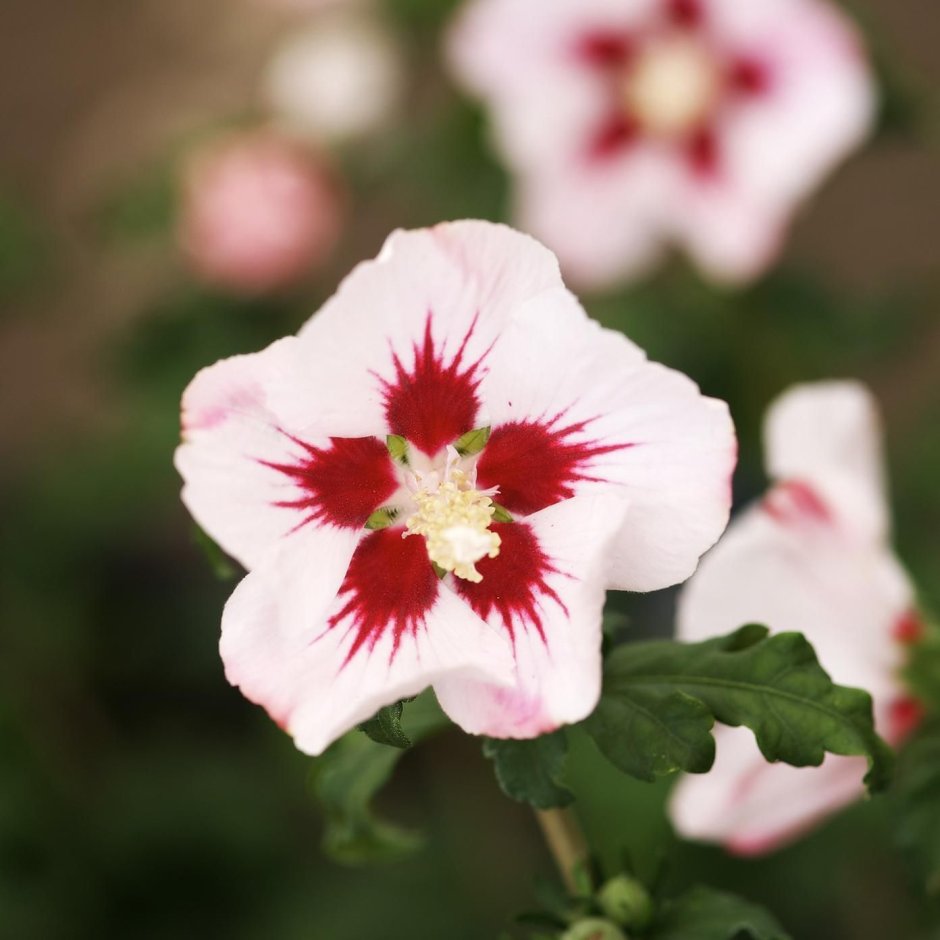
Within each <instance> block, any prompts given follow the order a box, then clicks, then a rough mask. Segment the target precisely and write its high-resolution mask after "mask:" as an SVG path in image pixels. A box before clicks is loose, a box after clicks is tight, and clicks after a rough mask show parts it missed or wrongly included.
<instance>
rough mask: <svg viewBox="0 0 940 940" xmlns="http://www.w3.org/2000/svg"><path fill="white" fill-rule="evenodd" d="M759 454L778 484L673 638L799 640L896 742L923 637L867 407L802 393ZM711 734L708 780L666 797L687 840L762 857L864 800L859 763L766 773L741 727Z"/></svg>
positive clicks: (705, 565)
mask: <svg viewBox="0 0 940 940" xmlns="http://www.w3.org/2000/svg"><path fill="white" fill-rule="evenodd" d="M766 444H767V468H768V472H769V473H770V475H771V476H772V477H773V478H774V479H775V480H777V481H778V482H777V483H776V484H775V485H774V487H773V488H772V489H771V490H770V492H769V493H768V494H767V495H766V496H765V497H764V498H763V500H762V501H761V502H760V503H759V504H758V505H756V506H754V507H752V508H751V509H748V510H747V511H745V512H744V513H742V515H741V516H739V517H738V518H737V519H736V520H735V521H733V522H732V524H731V526H730V527H729V529H728V533H727V535H726V536H725V537H724V538H723V539H722V540H721V542H719V544H718V545H717V546H716V548H715V549H714V550H713V551H712V552H710V553H709V554H708V556H707V557H706V558H705V559H704V560H703V562H702V565H701V567H700V569H699V571H698V572H697V574H696V575H695V576H694V577H693V578H692V580H691V581H689V583H688V585H686V587H685V588H684V589H683V592H682V597H681V601H680V605H679V635H680V638H681V639H684V640H701V639H705V638H707V637H709V636H714V635H717V634H721V633H726V632H728V631H729V630H732V629H734V628H735V627H737V626H740V624H742V623H762V624H766V625H767V626H769V627H770V628H771V629H772V630H775V631H784V630H793V631H800V632H802V633H804V634H805V635H806V637H807V639H809V640H810V642H811V643H812V644H813V645H814V647H815V648H816V652H817V654H818V655H819V659H820V661H821V663H822V664H823V666H824V667H825V668H826V669H827V671H828V672H829V673H830V674H831V675H832V677H833V678H834V679H835V681H836V682H838V683H840V684H842V685H847V686H856V687H859V688H863V689H866V690H868V691H869V692H871V693H872V696H873V698H874V703H875V724H876V727H877V729H878V731H879V733H880V734H882V736H884V737H885V738H886V740H888V742H889V743H891V744H895V745H896V744H898V743H899V742H900V741H902V740H903V739H904V738H905V737H906V736H907V734H909V733H910V731H911V730H913V727H914V726H915V725H916V723H917V721H918V719H919V715H920V708H919V705H918V704H917V703H916V702H915V701H913V700H912V699H911V698H910V697H909V696H908V695H907V694H906V692H905V690H904V688H903V686H902V683H901V680H900V677H899V675H898V673H899V669H900V668H901V666H902V664H903V662H904V657H905V651H904V647H905V644H909V643H912V642H915V641H916V640H917V639H918V637H919V635H920V632H921V626H920V623H919V620H918V617H917V614H916V613H915V608H914V591H913V589H912V587H911V583H910V581H909V580H908V578H907V575H906V574H905V573H904V571H903V569H902V568H901V566H900V565H899V563H898V561H897V559H896V558H895V556H894V554H893V553H892V551H891V548H890V544H889V535H888V508H887V503H886V499H885V493H884V483H883V479H882V459H881V450H880V447H881V438H880V429H879V426H878V419H877V414H876V409H875V405H874V402H873V401H872V399H871V396H870V395H869V394H868V392H867V391H866V390H865V389H864V388H863V387H862V386H859V385H857V384H854V383H850V382H832V383H821V384H817V385H805V386H800V387H797V388H795V389H793V390H792V391H790V392H789V393H787V394H786V395H784V396H783V397H782V398H781V399H779V400H778V402H777V403H776V404H775V405H774V406H773V407H772V408H771V410H770V412H769V414H768V418H767V425H766ZM716 736H717V742H718V757H717V760H716V763H715V766H714V768H713V770H712V771H711V773H709V774H707V775H703V776H700V777H685V778H684V779H683V780H682V781H680V783H679V785H678V787H677V788H676V790H675V792H674V794H673V798H672V806H671V810H672V818H673V821H674V823H675V825H676V827H677V829H678V830H679V831H680V832H681V833H682V834H683V835H685V836H688V837H690V838H697V839H705V840H710V841H716V842H721V843H723V844H725V845H726V846H727V847H728V848H729V849H731V850H732V851H735V852H738V853H741V854H758V853H762V852H766V851H770V850H771V849H774V848H776V847H777V846H779V845H781V844H783V843H785V842H787V841H789V840H790V839H792V838H794V837H796V836H797V835H799V834H801V833H802V832H804V831H805V830H806V829H808V828H809V827H810V826H812V825H813V824H814V823H816V822H818V821H819V820H820V819H822V818H824V817H825V816H827V815H828V814H830V813H833V812H835V811H836V810H838V809H841V808H842V807H843V806H845V805H846V804H848V803H850V802H852V801H853V800H856V799H858V798H859V797H861V796H862V795H863V792H864V787H863V784H862V783H861V780H862V777H863V775H864V773H865V761H864V759H863V758H855V757H838V756H834V755H828V756H827V757H826V759H825V762H824V764H823V765H822V766H821V767H819V768H795V767H789V766H787V765H784V764H768V763H767V762H766V761H765V760H764V758H763V757H762V756H761V754H760V752H759V750H758V749H757V745H756V744H755V742H754V739H753V737H752V736H751V735H750V733H749V732H747V730H746V729H742V728H727V727H720V728H719V729H718V731H717V735H716Z"/></svg>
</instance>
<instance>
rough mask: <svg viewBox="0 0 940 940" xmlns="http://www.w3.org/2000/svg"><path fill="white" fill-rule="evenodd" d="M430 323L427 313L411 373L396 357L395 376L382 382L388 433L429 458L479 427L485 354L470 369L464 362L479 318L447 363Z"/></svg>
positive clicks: (430, 318)
mask: <svg viewBox="0 0 940 940" xmlns="http://www.w3.org/2000/svg"><path fill="white" fill-rule="evenodd" d="M431 320H432V315H431V314H428V319H427V322H426V324H425V328H424V338H423V340H422V341H421V342H420V343H415V344H414V365H413V366H412V367H411V369H410V370H409V369H406V368H405V366H404V365H403V364H402V361H401V359H400V358H399V356H398V355H397V354H395V355H394V363H395V378H394V379H393V380H391V381H389V380H386V379H380V381H381V382H382V386H383V389H382V390H383V394H384V397H385V417H386V419H387V421H388V426H389V429H390V430H391V431H392V433H393V434H400V435H401V436H402V437H404V438H407V439H408V441H410V442H411V443H412V444H414V446H415V447H418V448H420V449H421V450H422V451H424V453H426V454H429V455H433V454H436V453H437V452H438V451H439V450H441V448H443V447H446V446H447V445H448V444H451V443H453V442H454V441H455V440H457V438H458V437H460V435H461V434H465V433H466V432H467V431H470V430H472V429H473V428H474V427H475V426H476V425H475V421H476V417H477V414H478V412H479V410H480V400H479V397H478V396H477V389H478V388H479V385H480V379H481V376H480V375H479V374H478V372H479V369H480V365H481V363H482V361H483V359H484V358H485V355H486V353H484V354H483V356H481V357H480V358H479V359H478V360H477V361H476V362H474V363H471V364H469V365H467V364H465V363H464V354H465V353H466V350H467V343H468V342H469V341H470V338H471V337H472V336H473V331H474V329H475V328H476V323H477V321H476V318H474V321H473V323H472V324H471V325H470V329H469V330H468V331H467V335H466V336H465V337H464V339H463V342H462V343H461V344H460V346H459V348H458V349H457V352H456V353H455V354H454V357H453V358H452V359H451V361H450V362H449V363H447V364H445V361H444V353H443V351H442V350H441V349H438V348H436V347H435V343H434V338H433V336H432V334H431Z"/></svg>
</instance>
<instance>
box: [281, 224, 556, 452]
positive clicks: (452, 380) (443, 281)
mask: <svg viewBox="0 0 940 940" xmlns="http://www.w3.org/2000/svg"><path fill="white" fill-rule="evenodd" d="M558 283H559V273H558V265H557V262H556V260H555V258H554V256H553V255H552V254H551V253H550V252H549V251H548V250H546V249H545V248H543V247H542V246H541V245H539V244H538V243H537V242H535V241H534V240H533V239H530V238H528V237H526V236H524V235H522V234H520V233H518V232H514V231H512V230H511V229H509V228H506V227H505V226H500V225H493V224H491V223H485V222H456V223H449V224H444V225H439V226H437V227H435V228H433V229H422V230H418V231H414V232H396V233H394V234H393V235H392V236H391V237H390V238H389V239H388V241H387V242H386V245H385V247H384V249H383V250H382V253H381V254H380V255H379V257H378V258H377V259H375V260H374V261H369V262H366V263H364V264H360V265H359V266H358V267H357V268H356V269H355V270H354V271H353V272H352V274H350V276H349V277H347V278H346V280H345V281H344V282H343V284H342V285H341V286H340V288H339V290H338V291H337V293H336V294H335V295H334V297H333V298H332V299H331V300H329V301H328V302H327V303H326V304H325V305H324V307H323V308H322V310H321V311H320V312H319V313H318V314H317V315H316V316H314V317H313V318H312V319H311V320H310V321H309V322H308V323H307V325H306V326H305V327H304V328H303V330H301V332H300V336H299V342H300V346H301V348H302V350H304V352H305V354H306V355H307V356H308V358H309V361H310V362H311V363H314V364H315V368H310V369H309V372H308V374H307V375H306V377H305V378H306V387H305V396H306V398H307V400H310V401H317V402H323V403H324V405H323V406H324V408H325V409H326V411H327V414H329V413H330V411H331V409H332V408H333V407H337V408H338V409H339V410H340V411H341V414H342V417H343V419H344V421H343V427H336V428H335V430H334V429H332V428H331V433H332V434H333V435H334V436H341V437H360V436H366V435H368V434H374V433H375V431H374V428H375V427H376V426H378V427H380V428H382V429H383V433H385V432H392V433H396V434H402V435H404V436H406V437H408V438H409V439H411V440H412V441H413V443H414V444H415V445H416V446H418V447H420V448H422V449H424V450H425V451H427V452H428V453H433V452H436V451H437V450H439V449H440V448H442V447H444V446H446V445H447V444H449V443H451V442H452V441H453V440H455V439H456V438H457V437H459V436H460V435H462V434H464V433H465V432H466V431H469V430H471V429H472V428H474V427H478V426H480V424H481V423H482V421H483V416H482V415H481V414H480V399H479V395H478V393H477V389H478V385H479V382H480V379H481V377H482V376H483V374H484V373H485V371H486V369H487V359H488V356H489V353H490V351H491V349H492V347H493V344H494V343H495V342H496V341H497V339H498V337H499V336H500V334H501V331H502V327H503V325H504V323H505V322H506V320H507V318H508V317H509V316H510V314H511V313H512V311H513V309H514V308H515V307H516V306H517V305H518V304H520V303H523V302H524V301H526V300H527V299H529V298H531V297H533V296H537V295H538V294H539V293H541V292H542V291H544V290H546V289H547V288H549V287H554V286H556V285H557V284H558ZM331 402H336V403H337V405H335V406H334V405H331V404H330V403H331ZM345 403H349V404H345ZM353 405H354V408H355V415H354V416H352V417H350V415H349V414H348V412H350V411H351V410H353ZM320 423H321V424H323V423H325V421H324V419H323V418H320ZM338 423H339V422H337V424H338Z"/></svg>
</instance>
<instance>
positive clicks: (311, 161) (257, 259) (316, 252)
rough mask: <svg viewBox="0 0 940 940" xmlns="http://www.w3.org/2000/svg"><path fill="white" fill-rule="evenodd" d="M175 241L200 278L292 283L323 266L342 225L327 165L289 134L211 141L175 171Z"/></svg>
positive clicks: (246, 286)
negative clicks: (178, 192)
mask: <svg viewBox="0 0 940 940" xmlns="http://www.w3.org/2000/svg"><path fill="white" fill-rule="evenodd" d="M182 185H183V200H182V202H183V204H182V212H181V217H180V221H179V229H178V239H179V243H180V246H181V248H182V250H183V252H184V254H185V256H186V258H187V260H188V262H189V264H190V266H191V268H192V269H193V271H194V272H195V273H196V274H197V275H198V276H199V277H200V278H202V279H204V280H206V281H208V282H210V283H213V284H217V285H219V286H220V287H223V288H226V289H228V290H232V291H236V292H239V293H247V294H254V293H262V292H265V291H270V290H276V289H278V288H281V287H284V286H286V285H289V284H292V283H294V282H296V281H298V280H300V279H301V278H303V276H304V275H305V274H306V273H308V272H309V271H311V270H314V269H315V268H316V267H317V266H319V265H320V264H322V263H323V261H324V260H325V259H326V257H327V256H328V255H329V254H330V252H331V251H332V249H333V246H334V245H335V243H336V241H337V239H338V237H339V234H340V230H341V226H342V216H343V212H342V200H341V197H340V194H339V192H338V189H337V187H336V184H335V182H334V180H333V179H332V177H331V175H330V173H329V171H328V170H327V168H326V167H325V166H324V165H323V164H322V163H320V162H319V161H318V159H317V158H316V157H315V156H314V155H313V154H311V153H309V152H308V151H306V150H305V149H303V148H302V147H301V146H300V145H299V144H297V143H295V142H294V141H292V140H291V139H290V138H287V137H281V136H277V135H275V134H273V133H270V132H250V133H245V134H238V135H233V136H231V137H225V138H222V139H221V140H216V141H213V142H212V143H210V144H209V145H207V146H205V147H203V148H202V149H200V150H199V151H197V152H196V153H195V154H193V156H192V157H191V158H190V160H189V163H188V165H187V166H186V168H185V170H184V174H183V184H182Z"/></svg>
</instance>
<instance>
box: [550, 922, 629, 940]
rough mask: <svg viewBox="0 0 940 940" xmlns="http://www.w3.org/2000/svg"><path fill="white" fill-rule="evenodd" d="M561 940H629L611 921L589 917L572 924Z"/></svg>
mask: <svg viewBox="0 0 940 940" xmlns="http://www.w3.org/2000/svg"><path fill="white" fill-rule="evenodd" d="M561 940H629V938H628V937H627V935H626V934H625V933H624V932H623V931H622V930H621V929H620V928H619V927H618V926H617V925H616V924H612V923H611V922H610V921H609V920H602V919H601V918H600V917H589V918H588V919H587V920H579V921H578V922H577V923H576V924H572V925H571V927H569V928H568V930H567V931H565V933H564V934H563V935H562V938H561Z"/></svg>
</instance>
